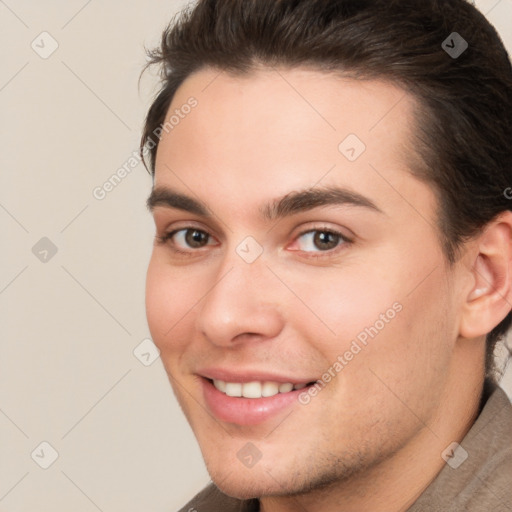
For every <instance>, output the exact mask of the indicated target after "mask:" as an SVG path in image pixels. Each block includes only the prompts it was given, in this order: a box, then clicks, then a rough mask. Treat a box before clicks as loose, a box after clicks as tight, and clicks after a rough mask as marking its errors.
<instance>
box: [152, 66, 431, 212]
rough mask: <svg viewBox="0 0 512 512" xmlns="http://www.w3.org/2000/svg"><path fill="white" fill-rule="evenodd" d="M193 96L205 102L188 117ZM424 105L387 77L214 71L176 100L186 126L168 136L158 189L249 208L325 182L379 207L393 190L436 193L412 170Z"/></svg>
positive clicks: (192, 80)
mask: <svg viewBox="0 0 512 512" xmlns="http://www.w3.org/2000/svg"><path fill="white" fill-rule="evenodd" d="M191 98H194V100H195V101H196V102H197V105H196V106H195V107H194V108H193V109H188V108H186V109H184V110H183V111H181V109H182V107H183V105H186V104H187V103H189V102H190V99H191ZM414 106H415V102H414V98H412V97H411V96H410V94H408V93H406V92H404V90H402V89H401V88H399V87H397V86H394V85H392V84H390V83H387V82H384V81H377V80H372V81H370V80H365V81H362V80H355V79H349V78H344V77H340V76H339V75H334V74H328V73H325V72H321V71H315V70H309V69H280V68H275V69H267V68H264V69H259V70H257V71H252V72H250V73H248V74H244V75H237V76H235V75H232V74H228V73H226V72H220V71H218V70H213V69H205V70H202V71H199V72H197V73H195V74H194V75H192V76H191V77H189V78H188V79H187V80H186V81H185V82H184V83H183V84H182V86H181V87H180V88H179V89H178V91H177V93H176V94H175V97H174V98H173V101H172V104H171V106H170V108H169V111H168V113H167V116H166V120H168V119H169V118H170V116H172V115H174V116H177V115H179V114H180V113H181V116H180V121H179V123H178V124H176V125H175V126H173V128H172V129H171V130H169V131H168V132H164V134H163V137H162V139H161V142H160V145H159V148H158V152H157V158H156V174H155V185H170V186H172V187H173V188H178V189H181V190H182V191H183V192H186V189H187V188H192V189H194V190H196V191H211V192H212V193H214V194H215V196H216V199H218V200H219V201H222V200H225V201H230V202H233V198H235V197H237V198H239V200H240V202H241V203H242V202H243V203H244V204H245V206H248V205H249V204H251V203H253V202H254V201H255V200H256V199H257V198H258V197H262V196H266V197H270V196H272V195H274V196H281V195H284V194H286V193H288V192H289V191H290V190H293V189H303V188H304V187H313V186H315V185H317V184H321V185H326V186H329V185H336V186H339V185H342V186H345V187H347V188H350V189H352V190H356V191H359V192H361V191H364V192H365V195H367V196H370V197H371V196H373V197H374V198H378V200H379V202H380V201H381V200H382V197H379V196H382V195H383V194H384V195H385V196H386V197H385V198H384V200H386V198H387V200H395V201H396V200H397V199H398V198H399V197H400V195H401V194H406V195H408V196H409V197H411V196H412V195H415V196H417V195H418V194H420V195H421V194H423V195H424V196H430V194H429V189H428V187H427V186H425V185H424V184H423V183H420V182H419V181H418V180H416V179H415V178H414V177H413V176H412V175H411V174H410V172H409V168H408V165H407V162H408V160H409V156H410V154H411V152H412V144H411V134H412V133H413V130H414V129H415V126H414V118H413V109H414ZM185 111H187V112H188V114H183V112H185ZM399 189H402V190H401V192H400V191H399V192H398V193H397V190H399ZM430 199H431V197H426V198H425V200H426V201H427V202H429V201H430ZM414 200H415V201H418V199H417V197H415V198H414Z"/></svg>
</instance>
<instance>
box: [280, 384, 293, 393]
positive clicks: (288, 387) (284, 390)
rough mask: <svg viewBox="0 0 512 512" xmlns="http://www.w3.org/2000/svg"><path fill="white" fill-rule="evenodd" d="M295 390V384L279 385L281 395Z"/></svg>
mask: <svg viewBox="0 0 512 512" xmlns="http://www.w3.org/2000/svg"><path fill="white" fill-rule="evenodd" d="M292 389H293V384H290V383H289V382H286V383H285V384H279V393H288V392H289V391H291V390H292Z"/></svg>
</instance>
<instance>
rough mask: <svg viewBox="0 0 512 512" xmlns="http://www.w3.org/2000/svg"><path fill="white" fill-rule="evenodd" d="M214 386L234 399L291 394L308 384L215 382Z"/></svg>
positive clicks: (215, 380)
mask: <svg viewBox="0 0 512 512" xmlns="http://www.w3.org/2000/svg"><path fill="white" fill-rule="evenodd" d="M213 385H214V386H215V387H216V388H217V389H218V390H219V391H221V392H222V393H225V394H226V395H228V396H233V397H244V398H262V397H270V396H274V395H277V394H278V393H289V392H290V391H292V390H294V389H303V388H305V387H306V385H307V384H292V383H290V382H285V383H280V382H271V381H265V382H259V381H253V382H244V383H239V382H226V381H223V380H217V379H214V380H213Z"/></svg>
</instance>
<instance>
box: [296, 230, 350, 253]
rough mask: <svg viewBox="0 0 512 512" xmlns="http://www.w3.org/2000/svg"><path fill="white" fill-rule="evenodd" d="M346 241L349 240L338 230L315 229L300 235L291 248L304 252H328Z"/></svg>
mask: <svg viewBox="0 0 512 512" xmlns="http://www.w3.org/2000/svg"><path fill="white" fill-rule="evenodd" d="M346 242H348V240H347V239H346V238H345V237H344V236H343V235H342V234H341V233H338V232H336V231H332V230H326V229H313V230H310V231H306V232H305V233H302V234H301V235H299V236H298V237H297V239H296V240H295V242H294V244H293V246H292V247H291V248H290V249H291V250H295V251H303V252H326V251H331V250H333V249H336V248H337V247H339V246H340V245H342V244H344V243H346Z"/></svg>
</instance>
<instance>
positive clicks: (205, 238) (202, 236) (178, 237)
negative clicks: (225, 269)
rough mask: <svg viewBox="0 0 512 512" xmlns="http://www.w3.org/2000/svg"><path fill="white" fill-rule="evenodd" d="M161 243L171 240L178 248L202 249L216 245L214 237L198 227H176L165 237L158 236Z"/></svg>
mask: <svg viewBox="0 0 512 512" xmlns="http://www.w3.org/2000/svg"><path fill="white" fill-rule="evenodd" d="M158 239H159V241H160V242H161V243H166V242H171V243H172V245H173V246H175V247H176V250H178V251H180V250H190V249H201V248H202V247H206V246H207V245H215V243H214V241H213V238H212V237H211V236H210V235H209V234H208V233H206V231H202V230H200V229H196V228H184V229H176V230H174V231H171V232H170V233H166V234H165V235H164V236H163V237H158Z"/></svg>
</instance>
